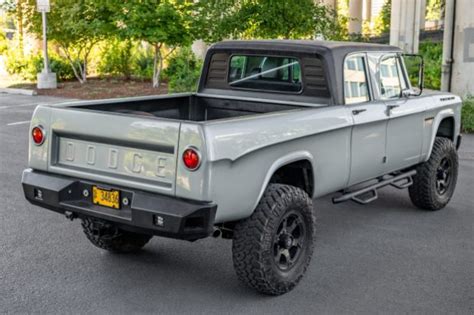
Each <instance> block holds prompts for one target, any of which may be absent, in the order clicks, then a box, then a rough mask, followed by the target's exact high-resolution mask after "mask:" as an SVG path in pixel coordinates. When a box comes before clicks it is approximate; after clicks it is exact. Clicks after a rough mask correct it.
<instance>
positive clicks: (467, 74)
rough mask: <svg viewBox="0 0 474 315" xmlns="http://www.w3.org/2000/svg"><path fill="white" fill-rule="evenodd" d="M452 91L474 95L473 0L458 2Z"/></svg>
mask: <svg viewBox="0 0 474 315" xmlns="http://www.w3.org/2000/svg"><path fill="white" fill-rule="evenodd" d="M453 61H454V62H453V71H452V74H453V76H452V78H451V91H452V92H453V93H456V94H459V95H462V96H466V95H468V94H470V95H474V9H473V2H472V0H457V1H456V20H455V31H454V55H453Z"/></svg>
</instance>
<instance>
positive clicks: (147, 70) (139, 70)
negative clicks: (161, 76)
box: [132, 51, 153, 79]
mask: <svg viewBox="0 0 474 315" xmlns="http://www.w3.org/2000/svg"><path fill="white" fill-rule="evenodd" d="M132 72H133V75H134V76H136V77H138V78H141V79H151V78H152V77H153V56H152V55H151V54H150V53H148V52H147V51H139V52H137V54H136V55H135V57H134V58H133V69H132Z"/></svg>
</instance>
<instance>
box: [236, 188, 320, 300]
mask: <svg viewBox="0 0 474 315" xmlns="http://www.w3.org/2000/svg"><path fill="white" fill-rule="evenodd" d="M290 220H292V221H290ZM315 222H316V218H315V216H314V213H313V204H312V201H311V198H310V197H309V196H308V194H307V193H306V192H305V191H303V190H302V189H300V188H296V187H293V186H289V185H281V184H270V185H269V186H268V188H267V190H266V191H265V194H264V195H263V197H262V199H261V200H260V202H259V204H258V206H257V209H255V211H254V213H253V214H252V215H251V216H250V217H249V218H247V219H245V220H242V221H240V222H238V223H237V224H236V226H235V229H234V237H233V245H232V254H233V255H232V256H233V261H234V268H235V271H236V273H237V276H238V278H239V279H240V280H241V281H243V282H244V283H245V284H247V285H248V286H250V287H252V288H254V289H256V290H257V291H258V292H261V293H264V294H268V295H280V294H284V293H286V292H288V291H290V290H292V289H293V288H294V287H295V286H296V285H297V284H298V282H299V281H300V280H301V278H302V277H303V275H304V273H305V272H306V269H307V267H308V265H309V263H310V261H311V256H312V254H313V243H314V236H315ZM290 225H291V226H290ZM296 225H298V227H297V228H295V226H296ZM297 229H299V235H296V234H298V233H297V232H298V230H297ZM283 231H285V233H287V234H282V232H283ZM289 231H293V232H291V233H290V232H289ZM285 235H287V236H285ZM295 235H296V236H298V237H296V236H295ZM282 238H283V239H282ZM275 242H277V243H275ZM281 242H283V244H281ZM293 243H295V244H296V243H301V244H300V246H299V247H298V246H296V245H295V246H296V247H291V246H292V245H291V244H293ZM293 245H294V244H293ZM282 246H285V248H283V247H282ZM286 246H287V247H288V249H287V248H286ZM295 248H299V252H298V251H297V249H295ZM286 250H288V252H286ZM292 253H294V256H293V257H292V256H291V255H292ZM286 255H288V256H286ZM292 259H294V261H293V262H291V260H292ZM285 260H286V261H288V264H285ZM284 265H287V267H288V268H282V266H284Z"/></svg>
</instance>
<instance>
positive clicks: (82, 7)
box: [26, 0, 112, 83]
mask: <svg viewBox="0 0 474 315" xmlns="http://www.w3.org/2000/svg"><path fill="white" fill-rule="evenodd" d="M28 1H29V5H28V9H27V12H26V14H27V16H28V19H27V20H28V25H27V28H28V31H30V32H32V33H35V34H37V35H38V36H39V37H41V34H42V22H41V15H40V14H38V13H37V12H36V4H35V2H36V0H28ZM47 16H48V33H47V34H48V39H50V40H52V41H53V42H55V43H57V44H58V46H59V47H60V48H61V51H62V53H63V54H64V56H65V57H66V58H67V60H68V61H69V63H70V65H71V67H72V69H73V71H74V75H75V77H76V78H77V80H78V81H79V82H81V83H84V82H86V81H87V65H88V62H89V56H90V53H91V50H92V48H93V47H94V46H95V45H96V44H97V43H98V42H99V41H100V40H102V39H104V38H105V37H106V36H107V34H110V32H111V31H112V23H111V20H110V18H111V12H110V10H108V7H107V6H104V5H103V3H101V1H94V0H51V12H50V13H48V15H47Z"/></svg>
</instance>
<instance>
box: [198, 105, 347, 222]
mask: <svg viewBox="0 0 474 315" xmlns="http://www.w3.org/2000/svg"><path fill="white" fill-rule="evenodd" d="M351 127H352V118H351V117H350V116H349V115H348V111H347V109H345V108H343V107H341V106H328V107H321V108H311V109H302V110H294V111H288V112H279V113H274V114H269V115H260V116H254V117H250V118H248V117H246V118H242V119H235V120H231V121H225V122H211V123H208V124H206V125H205V126H204V133H205V138H206V143H207V144H208V149H207V156H208V161H207V163H208V166H207V167H208V170H209V181H208V183H207V185H208V187H209V190H208V195H209V199H210V200H212V201H214V202H215V203H216V204H217V205H218V209H217V216H216V222H225V221H231V220H238V219H242V218H245V217H248V216H250V214H251V213H252V212H253V210H254V209H255V207H256V206H257V204H258V201H259V200H260V197H261V196H262V194H263V192H264V190H265V188H266V186H267V184H268V182H269V180H270V177H271V175H272V174H273V173H274V171H276V170H277V169H278V168H279V167H280V166H283V165H286V164H289V163H291V162H294V161H298V160H308V161H309V162H310V163H311V164H312V167H313V178H314V179H315V185H314V186H315V187H314V191H313V194H312V195H313V197H318V196H321V195H324V194H327V193H330V192H333V191H336V190H338V189H341V188H343V187H344V186H345V185H346V184H347V181H348V177H349V165H350V135H351Z"/></svg>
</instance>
